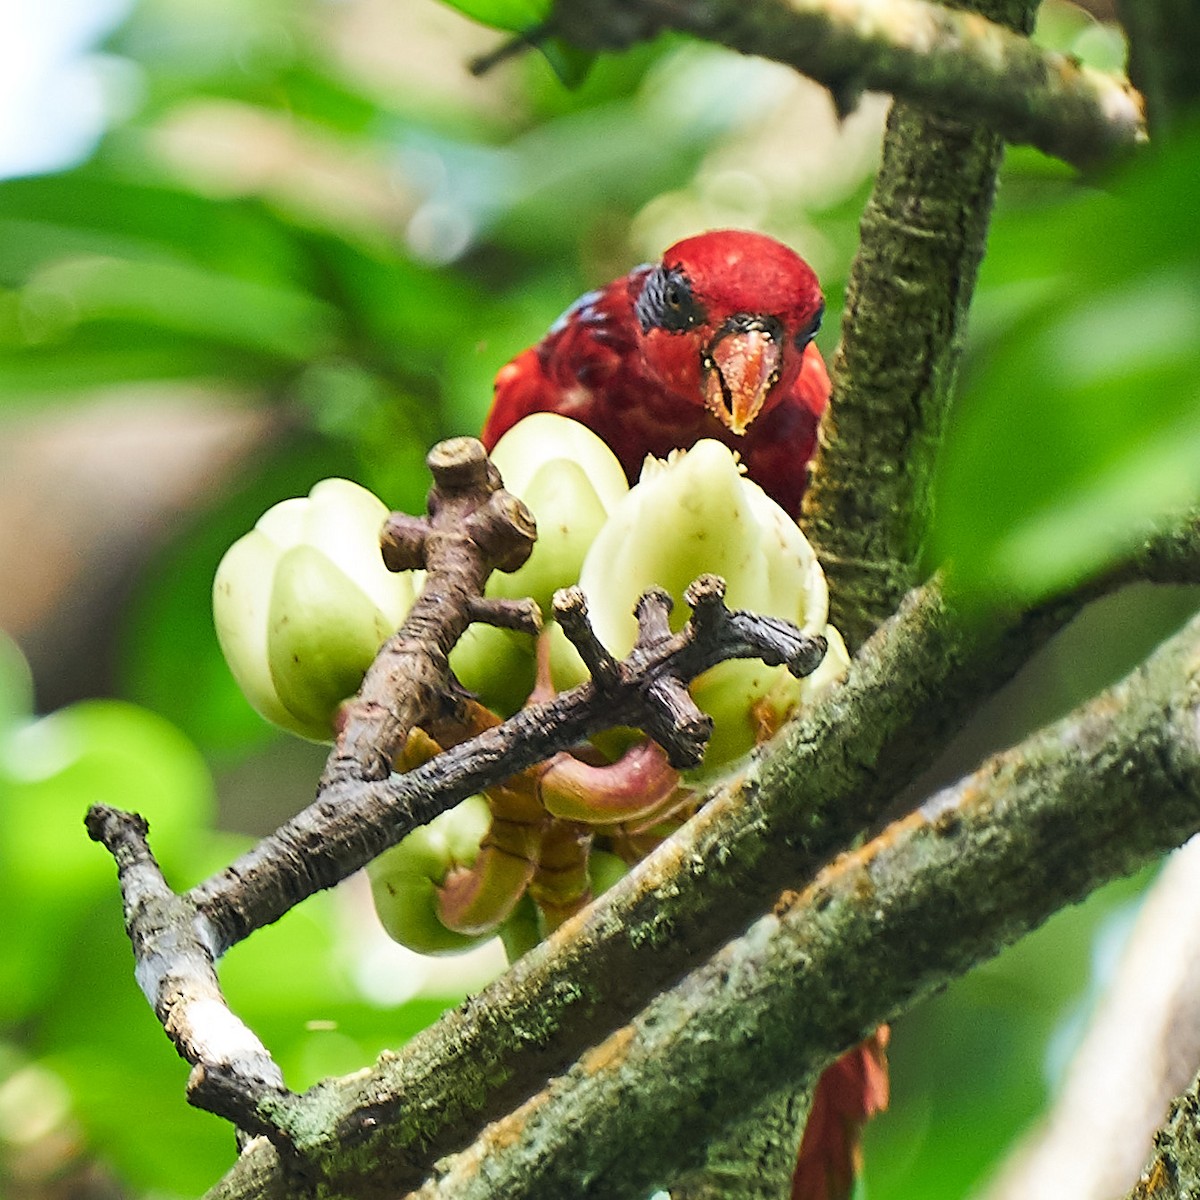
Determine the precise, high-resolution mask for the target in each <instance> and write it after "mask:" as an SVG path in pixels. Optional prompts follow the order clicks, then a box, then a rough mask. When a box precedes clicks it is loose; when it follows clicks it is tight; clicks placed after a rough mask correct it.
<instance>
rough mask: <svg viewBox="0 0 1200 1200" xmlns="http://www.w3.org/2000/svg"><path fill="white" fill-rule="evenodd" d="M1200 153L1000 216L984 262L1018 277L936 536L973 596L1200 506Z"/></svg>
mask: <svg viewBox="0 0 1200 1200" xmlns="http://www.w3.org/2000/svg"><path fill="white" fill-rule="evenodd" d="M1198 152H1200V139H1198V138H1196V137H1194V136H1193V137H1192V138H1191V139H1185V140H1181V141H1179V142H1177V143H1175V144H1172V145H1171V146H1169V147H1166V148H1165V149H1161V150H1159V151H1158V152H1157V154H1156V155H1155V156H1154V157H1153V158H1148V159H1147V161H1145V162H1142V163H1139V164H1138V165H1137V166H1136V167H1135V168H1134V169H1133V170H1132V171H1131V172H1130V173H1129V174H1128V175H1127V176H1126V177H1124V178H1123V179H1121V180H1119V181H1118V182H1117V183H1116V184H1115V186H1114V190H1113V192H1112V193H1111V194H1104V193H1098V192H1092V193H1088V194H1085V195H1083V196H1081V197H1080V198H1079V199H1078V200H1077V202H1076V203H1075V204H1073V205H1069V206H1063V207H1060V208H1056V209H1054V210H1052V211H1050V212H1041V213H1037V214H1036V215H1035V214H1033V213H1024V214H1021V215H1020V216H1019V217H1018V218H1016V219H1014V220H1012V221H1011V222H1010V223H1008V224H1007V225H1003V224H1001V225H998V226H997V229H996V231H995V235H994V238H993V243H992V248H991V251H990V254H989V260H988V268H987V270H988V271H989V272H990V273H992V274H993V278H994V277H995V276H999V277H1001V278H1003V279H1005V280H1016V279H1018V278H1019V279H1021V281H1022V286H1023V287H1024V289H1025V290H1024V292H1023V293H1021V292H1019V291H1018V292H1014V293H1013V295H1014V299H1015V300H1016V303H1015V304H1014V305H1013V307H1012V310H1011V312H1010V315H1009V317H1008V318H1007V320H1005V321H1003V322H1001V323H999V324H997V325H995V326H994V327H993V330H992V333H993V341H992V344H991V345H990V346H989V347H988V349H987V350H986V352H985V353H984V354H983V355H982V356H981V361H977V362H976V363H975V365H974V370H973V371H972V373H971V374H970V377H969V378H968V380H967V381H966V383H965V385H964V388H963V392H964V395H963V400H962V403H961V405H960V408H959V411H958V412H957V414H956V416H955V418H954V420H953V421H952V426H951V430H950V434H949V436H948V438H947V442H946V447H945V453H944V456H943V460H942V463H941V467H940V473H939V481H938V503H937V509H936V513H935V520H934V529H933V537H932V543H933V549H934V553H935V556H936V558H937V559H938V560H941V559H946V560H949V562H950V563H951V566H952V571H953V577H954V579H955V580H956V582H957V586H958V587H959V588H960V589H961V590H962V591H963V593H964V594H965V595H966V596H967V597H968V598H970V599H971V600H973V601H975V602H976V603H980V604H985V603H989V602H997V603H1006V602H1008V601H1011V600H1014V599H1015V600H1019V601H1024V602H1029V601H1033V600H1036V599H1037V598H1039V597H1042V596H1046V595H1049V594H1051V593H1053V592H1054V591H1056V590H1059V589H1061V588H1064V587H1067V586H1070V585H1071V584H1073V583H1075V582H1077V581H1079V580H1080V579H1082V578H1085V577H1086V576H1087V575H1088V574H1089V573H1091V572H1094V571H1096V570H1098V569H1100V568H1102V567H1103V566H1104V565H1105V564H1107V563H1109V562H1111V561H1113V560H1114V559H1115V558H1116V557H1118V556H1119V555H1120V554H1121V553H1122V551H1123V550H1125V549H1126V548H1127V547H1129V546H1130V545H1131V544H1133V543H1134V542H1135V541H1136V539H1137V538H1138V537H1139V536H1141V535H1143V534H1144V533H1145V531H1146V529H1147V528H1148V526H1149V524H1150V523H1151V522H1152V521H1154V520H1155V519H1158V518H1161V517H1163V516H1165V515H1168V514H1170V513H1173V512H1179V511H1181V510H1182V509H1184V508H1186V507H1187V506H1189V505H1191V504H1194V503H1197V502H1200V469H1197V465H1196V464H1197V463H1200V417H1198V415H1197V414H1198V412H1200V231H1198V230H1197V227H1196V225H1195V223H1194V222H1193V221H1192V220H1191V219H1190V216H1189V211H1188V209H1187V200H1186V198H1187V197H1188V196H1190V195H1191V194H1192V190H1193V188H1194V166H1195V161H1196V155H1197V153H1198Z"/></svg>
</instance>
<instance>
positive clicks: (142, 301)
mask: <svg viewBox="0 0 1200 1200" xmlns="http://www.w3.org/2000/svg"><path fill="white" fill-rule="evenodd" d="M19 320H20V323H21V327H22V330H23V332H24V333H25V336H26V340H27V341H28V342H30V343H34V344H36V343H39V342H60V341H63V340H65V339H66V338H67V337H69V335H70V333H71V331H72V330H74V329H75V328H76V327H77V326H79V325H83V324H87V323H88V322H92V321H110V320H116V321H127V322H137V323H138V324H140V325H144V326H146V327H148V328H152V329H153V328H160V329H165V330H168V331H170V332H172V333H180V334H183V335H185V336H190V337H196V338H201V339H204V340H209V341H214V342H220V343H223V344H226V345H230V346H239V347H245V348H246V349H249V350H252V351H256V352H259V353H265V354H270V355H274V356H277V357H279V358H285V359H298V360H307V359H310V358H312V357H313V356H315V355H317V354H320V353H323V352H325V351H327V350H328V349H329V348H330V347H331V344H332V341H333V337H334V336H335V332H336V329H337V324H338V322H337V317H336V314H335V313H334V312H333V311H332V310H331V309H329V308H328V307H326V306H325V305H323V304H321V303H320V302H319V301H316V300H314V299H313V298H312V297H310V296H308V295H305V294H304V293H303V292H299V291H295V290H292V289H285V288H283V287H279V286H277V285H270V284H263V283H257V282H253V281H251V280H246V279H238V278H236V277H234V276H231V275H221V274H218V273H217V272H214V271H208V270H205V269H203V268H200V267H195V266H192V265H190V264H185V263H166V262H155V263H151V262H130V261H122V260H121V259H116V258H107V257H94V258H82V259H70V260H67V261H65V262H59V263H55V264H52V265H48V266H46V267H45V268H43V269H42V270H40V271H38V272H37V273H36V274H35V275H34V276H33V278H32V279H30V281H29V282H28V283H27V284H26V285H25V288H24V291H23V294H22V298H21V313H20V316H19Z"/></svg>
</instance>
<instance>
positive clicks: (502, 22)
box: [442, 0, 553, 33]
mask: <svg viewBox="0 0 1200 1200" xmlns="http://www.w3.org/2000/svg"><path fill="white" fill-rule="evenodd" d="M442 3H443V4H446V5H447V6H448V7H450V8H454V9H457V10H458V11H459V12H460V13H462V14H463V15H464V16H468V17H470V18H471V19H472V20H473V21H478V22H479V23H480V24H481V25H490V26H491V27H492V28H493V29H502V30H504V31H505V32H507V33H524V32H525V31H526V30H528V29H531V28H532V27H533V26H534V25H537V24H539V23H540V22H541V21H544V20H545V19H546V17H547V16H548V15H549V12H550V9H551V8H552V7H553V5H552V2H551V0H442Z"/></svg>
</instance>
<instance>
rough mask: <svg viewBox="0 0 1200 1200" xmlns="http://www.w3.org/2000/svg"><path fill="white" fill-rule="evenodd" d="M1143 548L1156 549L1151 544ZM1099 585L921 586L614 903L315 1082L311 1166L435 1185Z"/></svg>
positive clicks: (838, 839)
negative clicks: (1017, 594) (954, 601)
mask: <svg viewBox="0 0 1200 1200" xmlns="http://www.w3.org/2000/svg"><path fill="white" fill-rule="evenodd" d="M1181 536H1182V535H1181ZM1162 540H1163V541H1164V542H1167V543H1170V544H1174V543H1175V540H1176V539H1175V535H1174V534H1172V533H1166V534H1164V535H1163V537H1162ZM1156 544H1157V543H1156ZM1137 558H1138V560H1139V561H1141V560H1143V559H1148V560H1153V561H1158V559H1159V555H1158V554H1157V552H1156V551H1155V550H1153V549H1151V548H1149V547H1148V548H1146V549H1145V550H1143V551H1141V552H1140V553H1139V555H1138V556H1137ZM1195 567H1196V564H1195V563H1194V562H1193V563H1192V564H1191V565H1190V567H1189V568H1187V570H1183V573H1184V574H1187V572H1188V571H1189V570H1194V569H1195ZM1181 570H1182V568H1181ZM1124 578H1126V576H1125V575H1122V576H1120V577H1118V576H1116V575H1114V576H1112V577H1110V579H1109V581H1108V582H1109V583H1112V584H1116V583H1118V582H1122V581H1123V580H1124ZM1094 594H1095V593H1094V591H1092V590H1090V589H1089V591H1088V592H1087V593H1086V595H1079V596H1075V597H1069V598H1064V599H1062V600H1059V601H1056V602H1054V603H1052V604H1049V605H1047V606H1045V607H1043V608H1042V609H1040V610H1037V611H1035V612H1031V613H1027V614H1024V615H1022V616H1020V617H1019V618H1016V619H1014V620H1013V621H1012V622H1011V623H1009V624H1005V625H1001V626H994V625H993V626H985V625H981V624H978V623H974V624H968V625H964V624H963V623H961V622H960V621H958V620H957V619H956V618H955V616H954V614H953V613H952V612H951V611H949V610H948V608H947V605H946V603H945V600H944V597H943V596H942V594H941V591H940V589H939V588H938V587H936V586H931V587H928V588H925V589H922V590H919V591H917V592H915V593H914V594H913V595H912V596H911V597H909V599H908V600H907V601H906V602H905V604H904V605H903V606H902V608H901V611H900V612H899V613H898V614H897V616H896V617H895V618H894V620H893V621H891V622H890V623H889V624H888V625H887V626H886V627H885V628H883V629H881V630H880V631H879V633H878V634H877V635H876V636H875V637H874V638H873V639H872V640H871V641H870V642H869V643H868V644H867V645H866V646H865V647H864V648H863V650H862V651H861V652H860V654H859V655H858V657H857V659H856V661H855V663H854V664H853V666H852V669H851V674H850V678H849V679H848V680H847V682H846V683H845V684H844V685H843V686H842V687H841V688H839V689H837V690H836V691H835V692H834V693H833V694H832V695H831V696H829V697H828V698H827V700H826V701H825V702H824V703H823V704H822V705H821V706H820V708H818V709H817V710H816V711H815V712H813V713H811V714H809V715H808V716H807V717H806V718H804V719H802V720H800V721H798V722H796V723H795V724H793V725H791V726H789V727H788V729H787V730H786V731H785V732H784V733H783V734H782V735H781V736H780V738H778V739H777V740H776V741H775V742H774V743H773V744H772V745H771V747H770V748H769V751H768V753H767V754H765V755H764V756H763V757H762V758H761V760H760V761H758V762H757V763H756V764H755V765H754V766H753V767H752V769H751V770H750V771H749V772H748V773H747V775H746V777H744V778H741V779H738V780H735V781H732V782H730V783H728V784H725V785H723V786H722V787H721V788H720V789H719V790H718V791H717V792H716V793H714V794H713V795H712V796H711V797H710V799H709V801H708V803H707V804H706V805H705V807H704V808H702V809H701V811H700V812H699V814H697V816H696V817H695V818H693V819H692V820H691V821H690V822H689V823H688V824H687V825H686V826H685V827H684V828H683V829H681V830H680V831H679V832H678V833H677V834H676V835H675V836H674V837H672V838H671V839H670V841H669V842H667V843H666V844H665V845H664V846H663V847H661V848H660V850H659V851H657V852H656V853H655V854H653V855H652V856H651V857H650V858H649V859H647V860H646V861H645V862H643V863H642V864H641V865H640V866H639V867H637V868H636V869H635V870H634V871H633V872H632V873H631V874H630V875H629V876H628V877H627V878H626V879H625V880H622V881H621V882H620V883H619V884H617V885H616V887H614V888H613V889H612V890H611V891H609V892H608V893H606V894H605V896H604V897H603V898H602V899H601V900H600V901H599V902H598V903H596V904H594V905H592V906H590V907H589V908H588V909H587V910H585V912H583V913H582V914H580V915H579V916H578V917H576V918H573V919H572V920H570V921H568V922H567V923H566V925H564V926H563V928H562V929H561V930H559V931H558V932H557V933H556V934H555V935H554V936H553V937H552V938H551V939H550V940H549V941H548V942H546V943H543V944H542V945H540V946H538V947H536V948H535V949H534V950H532V951H531V952H529V953H528V954H526V955H525V956H524V957H522V958H521V959H520V960H519V961H518V962H517V963H515V964H514V966H513V967H512V969H511V970H510V971H509V972H508V973H506V974H505V975H504V976H503V977H501V978H500V979H498V980H497V981H496V982H495V983H493V984H492V985H491V986H490V987H489V988H487V989H486V990H485V991H484V992H483V993H481V994H480V995H479V996H477V997H475V998H473V999H472V1000H470V1001H468V1002H467V1003H466V1004H465V1005H463V1006H462V1007H460V1008H458V1009H456V1010H454V1011H453V1012H450V1013H447V1014H446V1015H445V1016H444V1017H443V1018H442V1019H441V1020H440V1021H438V1022H437V1023H436V1024H435V1025H433V1026H431V1027H430V1028H428V1029H426V1030H424V1031H422V1032H421V1033H420V1034H418V1035H417V1036H416V1037H415V1038H414V1039H413V1040H412V1041H411V1042H409V1043H408V1045H406V1047H405V1049H404V1052H403V1053H402V1054H400V1055H388V1056H386V1057H385V1058H384V1059H382V1060H381V1061H380V1062H379V1063H378V1064H376V1066H375V1068H374V1069H373V1070H372V1071H370V1072H364V1073H361V1074H358V1075H355V1076H353V1077H350V1078H347V1079H343V1080H329V1081H326V1082H325V1083H323V1084H320V1085H318V1087H317V1088H315V1089H314V1090H313V1092H311V1093H309V1094H308V1095H307V1096H306V1097H305V1102H306V1112H307V1114H308V1119H307V1120H306V1135H305V1139H304V1142H303V1152H304V1154H305V1159H306V1165H307V1167H308V1169H309V1170H310V1171H313V1172H316V1173H317V1174H318V1176H319V1177H322V1178H324V1179H325V1180H326V1181H327V1185H328V1186H329V1187H330V1188H331V1189H332V1194H338V1195H341V1194H347V1195H349V1194H354V1195H359V1196H370V1195H372V1194H374V1192H373V1187H374V1184H373V1182H372V1181H378V1180H382V1179H386V1180H388V1181H389V1186H390V1187H392V1188H394V1189H400V1188H403V1187H416V1186H418V1185H419V1184H420V1183H421V1181H422V1180H423V1178H424V1177H425V1175H426V1173H427V1171H428V1170H429V1167H430V1164H431V1163H432V1162H433V1161H434V1160H435V1159H437V1158H440V1157H442V1156H443V1155H445V1154H448V1153H451V1152H453V1151H454V1150H456V1149H458V1148H460V1147H461V1146H462V1145H464V1144H465V1143H466V1142H468V1141H469V1140H470V1139H471V1138H472V1137H474V1136H475V1134H476V1133H477V1132H478V1130H479V1129H480V1128H481V1127H482V1125H483V1124H484V1122H485V1121H486V1120H492V1119H496V1118H498V1117H501V1116H503V1115H504V1114H505V1113H507V1112H508V1111H510V1109H511V1108H512V1107H513V1106H514V1105H515V1104H517V1103H519V1102H520V1101H522V1100H523V1099H524V1098H525V1097H527V1096H529V1095H530V1094H532V1093H533V1092H535V1091H536V1090H537V1089H538V1088H539V1087H541V1085H542V1083H543V1082H544V1080H545V1079H546V1078H547V1077H548V1076H549V1075H551V1074H553V1073H555V1072H558V1071H562V1070H565V1069H566V1068H567V1067H568V1066H569V1064H570V1063H571V1062H572V1061H573V1060H574V1059H576V1058H578V1057H579V1055H580V1054H582V1053H583V1052H584V1051H585V1050H586V1049H587V1047H588V1045H590V1044H592V1043H593V1042H594V1040H595V1039H596V1038H598V1037H600V1036H602V1035H603V1034H604V1033H606V1032H607V1031H609V1030H612V1029H614V1028H616V1027H618V1026H619V1025H621V1024H622V1023H624V1022H626V1021H628V1020H629V1019H630V1018H631V1017H632V1016H633V1015H634V1014H635V1013H636V1012H638V1011H639V1010H640V1009H641V1008H642V1007H643V1006H644V1005H645V1004H646V1003H647V1002H649V1001H650V1000H651V999H652V998H653V997H654V996H655V995H656V994H657V993H658V992H659V991H660V990H661V989H662V988H663V987H665V986H668V985H669V984H670V983H671V981H672V980H674V979H678V978H679V977H680V975H681V974H682V973H683V972H685V971H687V970H689V969H691V968H692V967H694V965H695V963H696V962H697V960H698V959H700V958H702V957H703V956H704V955H706V954H709V953H712V952H713V951H715V950H716V949H717V948H718V947H719V946H721V945H722V944H723V943H724V942H725V941H727V940H728V939H729V938H730V937H733V936H736V934H737V933H738V932H739V931H740V930H742V929H744V928H745V927H746V925H747V924H748V923H749V922H750V921H752V920H754V919H755V918H756V917H757V916H759V915H760V914H761V913H763V912H764V911H767V910H768V909H769V908H770V906H771V904H772V903H773V901H774V899H775V897H776V896H777V895H778V893H779V891H780V890H781V889H782V888H784V887H788V886H792V887H795V886H799V885H800V884H801V883H802V882H803V881H804V880H805V879H806V878H811V876H812V874H813V873H814V872H815V870H816V869H817V868H819V867H820V865H821V864H822V863H823V862H824V861H826V860H827V859H828V858H829V857H830V856H831V855H832V854H834V853H836V852H837V851H838V850H839V849H842V848H844V847H845V846H846V845H848V844H850V842H851V840H852V839H853V838H854V837H855V836H856V835H857V834H858V833H859V831H860V830H861V829H862V828H863V826H864V825H867V824H869V823H871V822H872V821H874V820H876V819H878V817H879V816H880V815H882V813H883V812H884V810H885V809H886V807H887V806H888V804H889V803H890V802H891V801H892V799H893V798H894V796H895V795H896V793H897V792H898V791H900V790H901V789H902V788H903V787H905V786H906V785H907V784H908V783H909V782H911V781H912V779H913V778H915V777H916V775H917V774H918V773H919V772H920V771H921V770H923V769H924V768H925V767H927V766H928V765H929V764H930V762H931V761H932V760H933V759H934V758H935V757H936V756H937V754H938V753H939V752H940V750H941V748H942V747H943V746H944V745H945V744H946V742H947V741H948V740H949V738H950V737H951V736H952V735H953V734H954V733H955V732H956V731H957V730H958V729H959V728H961V726H962V724H963V723H964V722H965V720H967V718H968V717H969V715H970V713H971V712H972V711H973V710H974V709H975V707H976V706H977V705H978V704H979V703H980V701H981V700H983V699H984V698H985V697H986V696H988V695H990V694H991V693H992V692H993V691H994V690H995V688H996V687H998V686H999V685H1000V684H1001V683H1003V682H1004V681H1005V680H1007V679H1008V678H1009V677H1011V675H1012V674H1013V673H1014V672H1015V671H1016V670H1017V669H1018V668H1019V667H1020V666H1021V665H1022V664H1023V663H1024V662H1025V661H1027V659H1028V658H1029V657H1030V656H1031V655H1032V654H1033V653H1034V652H1035V651H1036V650H1037V649H1038V648H1039V647H1040V646H1042V645H1043V644H1044V643H1045V641H1046V640H1047V638H1049V637H1050V636H1051V634H1053V633H1054V632H1055V631H1056V630H1058V629H1061V628H1062V626H1063V625H1065V624H1066V622H1067V621H1068V620H1069V619H1070V618H1071V617H1072V616H1073V615H1074V614H1075V613H1076V612H1077V611H1078V609H1079V607H1080V606H1081V604H1082V603H1083V601H1084V600H1085V599H1086V598H1090V597H1091V596H1092V595H1094ZM443 757H445V756H443ZM286 1177H287V1175H286V1169H285V1167H284V1165H283V1164H282V1163H281V1162H280V1161H279V1159H278V1158H277V1156H276V1154H275V1152H274V1151H273V1150H272V1149H271V1147H269V1146H267V1145H262V1144H259V1145H257V1146H255V1147H254V1148H253V1149H252V1150H251V1151H249V1152H248V1153H247V1154H245V1155H244V1156H243V1158H242V1160H241V1161H240V1162H239V1163H238V1164H237V1165H236V1166H235V1167H234V1168H233V1170H232V1171H231V1172H230V1174H229V1175H228V1176H227V1177H226V1179H225V1180H224V1181H223V1182H222V1183H221V1184H220V1185H218V1187H217V1188H215V1189H214V1190H213V1192H212V1193H211V1197H212V1200H218V1198H220V1200H234V1198H235V1197H248V1196H268V1195H271V1194H272V1191H273V1189H274V1188H276V1187H278V1186H280V1184H281V1181H282V1180H285V1179H286Z"/></svg>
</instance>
